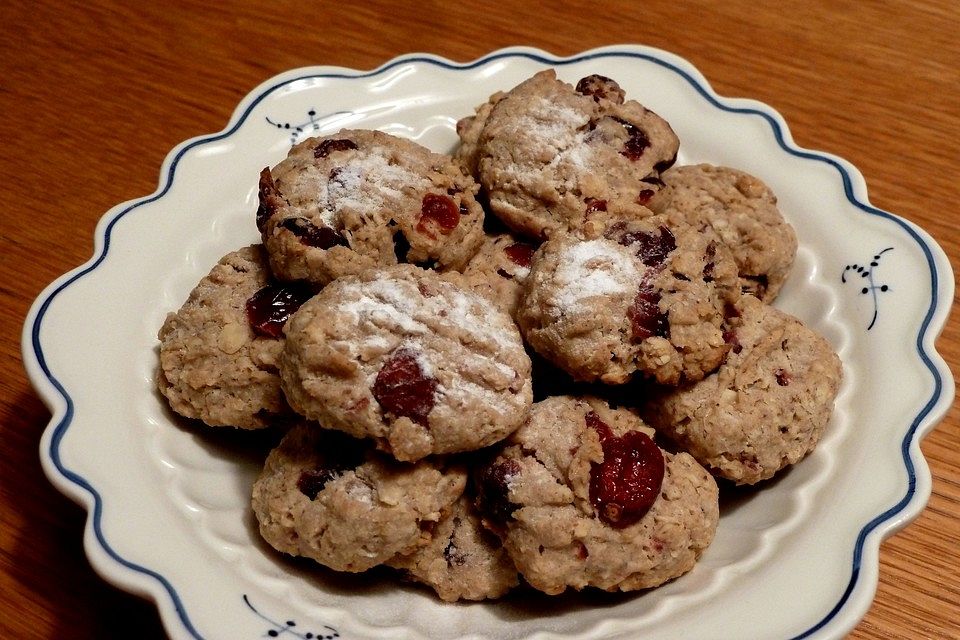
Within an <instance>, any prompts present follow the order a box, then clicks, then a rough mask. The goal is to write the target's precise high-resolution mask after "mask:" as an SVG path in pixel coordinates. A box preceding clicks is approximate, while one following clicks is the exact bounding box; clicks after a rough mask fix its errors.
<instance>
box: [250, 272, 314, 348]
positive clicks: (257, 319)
mask: <svg viewBox="0 0 960 640" xmlns="http://www.w3.org/2000/svg"><path fill="white" fill-rule="evenodd" d="M312 297H313V289H311V288H310V287H309V286H308V285H306V284H305V283H302V282H288V283H284V284H268V285H267V286H265V287H263V288H262V289H260V290H259V291H257V292H256V293H255V294H253V295H252V296H250V299H249V300H247V305H246V307H247V321H248V322H249V323H250V328H251V329H253V332H254V333H255V334H257V335H259V336H264V337H265V338H279V337H281V336H282V335H283V325H284V324H286V322H287V319H288V318H289V317H290V316H291V315H293V313H294V312H295V311H296V310H297V309H299V308H300V306H301V305H302V304H303V303H304V302H306V301H307V300H309V299H310V298H312Z"/></svg>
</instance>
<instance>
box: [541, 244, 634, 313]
mask: <svg viewBox="0 0 960 640" xmlns="http://www.w3.org/2000/svg"><path fill="white" fill-rule="evenodd" d="M640 277H641V273H640V271H639V269H638V268H637V265H636V264H635V262H634V259H633V257H632V256H631V254H630V252H629V251H626V250H625V249H624V248H623V247H621V246H620V245H618V244H616V243H614V242H612V241H610V240H605V239H600V240H588V241H586V242H577V243H575V244H573V245H570V246H569V247H567V248H566V250H565V251H564V252H563V253H562V254H561V256H560V264H559V265H558V267H557V270H556V273H555V275H554V281H555V283H556V284H557V285H558V288H557V291H556V292H555V293H554V295H553V296H551V298H550V303H551V304H553V305H554V306H558V307H560V308H563V309H572V308H574V307H576V306H578V305H579V304H580V303H581V302H582V301H583V300H585V299H587V298H591V297H594V296H621V295H626V294H629V293H631V292H633V291H634V290H635V289H636V287H637V284H638V283H639V281H640Z"/></svg>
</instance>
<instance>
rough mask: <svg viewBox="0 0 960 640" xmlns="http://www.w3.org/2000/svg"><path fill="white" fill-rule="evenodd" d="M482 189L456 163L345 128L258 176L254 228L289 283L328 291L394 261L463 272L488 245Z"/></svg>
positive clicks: (394, 140) (309, 142) (377, 133)
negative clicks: (334, 282) (326, 287)
mask: <svg viewBox="0 0 960 640" xmlns="http://www.w3.org/2000/svg"><path fill="white" fill-rule="evenodd" d="M477 190H478V186H477V184H476V182H475V181H474V180H473V178H472V177H470V176H468V175H466V174H465V173H464V172H463V171H462V170H461V169H460V166H459V165H458V164H457V163H456V162H454V161H453V159H452V158H451V157H450V156H447V155H444V154H439V153H434V152H432V151H430V150H429V149H427V148H425V147H423V146H421V145H419V144H417V143H416V142H413V141H412V140H407V139H404V138H400V137H397V136H392V135H389V134H387V133H383V132H381V131H366V130H350V129H345V130H342V131H340V132H338V133H336V134H333V135H330V136H325V137H321V138H309V139H307V140H304V141H303V142H301V143H299V144H297V145H296V146H294V147H293V148H292V149H291V150H290V152H289V153H288V155H287V157H286V159H284V160H283V161H282V162H280V163H279V164H278V165H276V166H275V167H273V168H272V169H270V168H266V169H264V170H263V171H262V172H261V174H260V189H259V200H260V205H259V208H258V210H257V228H258V229H259V230H260V233H261V236H262V239H263V243H264V245H265V246H266V248H267V252H268V254H269V256H270V266H271V268H272V269H273V271H274V273H275V274H276V276H277V277H278V278H280V279H283V280H306V281H309V282H312V283H314V284H317V285H325V284H327V283H328V282H330V281H331V280H334V279H336V278H338V277H340V276H342V275H346V274H352V273H359V272H360V271H362V270H364V269H368V268H372V267H382V266H388V265H393V264H397V263H412V264H419V265H421V266H429V267H435V268H437V269H440V270H448V269H461V268H462V267H463V266H464V265H465V264H466V263H467V261H468V260H469V259H470V258H471V257H472V256H473V254H474V253H476V251H477V249H478V248H479V246H480V243H481V242H483V209H482V208H481V206H480V205H479V204H478V203H477V201H476V199H475V198H474V196H475V194H476V192H477Z"/></svg>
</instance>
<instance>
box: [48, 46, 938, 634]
mask: <svg viewBox="0 0 960 640" xmlns="http://www.w3.org/2000/svg"><path fill="white" fill-rule="evenodd" d="M608 57H624V58H634V59H640V60H645V61H647V62H652V63H654V64H657V65H659V66H661V67H664V68H666V69H669V70H670V71H672V72H674V73H676V74H678V75H680V76H681V77H682V78H683V79H684V80H686V81H687V82H688V83H689V84H690V85H691V86H692V87H693V88H694V89H696V90H697V92H698V93H700V95H701V96H702V97H704V98H705V99H706V100H707V101H708V102H709V103H710V104H712V105H713V106H715V107H717V108H718V109H721V110H722V111H728V112H731V113H740V114H748V115H758V116H761V117H762V118H764V119H765V120H766V121H767V122H768V123H769V124H770V126H771V128H772V129H773V133H774V136H775V137H776V140H777V143H778V144H779V145H780V147H781V148H782V149H783V150H784V151H786V152H787V153H789V154H790V155H793V156H796V157H799V158H804V159H807V160H814V161H817V162H824V163H826V164H828V165H830V166H832V167H833V168H834V169H836V170H837V172H839V174H840V176H841V177H842V179H843V189H844V193H845V195H846V197H847V200H848V201H849V202H850V203H851V204H853V205H854V206H856V207H857V208H859V209H860V210H862V211H863V212H865V213H867V214H869V215H873V216H878V217H881V218H884V219H886V220H889V221H891V222H893V223H895V224H897V225H898V226H900V227H901V228H902V229H903V230H904V231H906V232H907V234H909V236H910V237H912V238H913V239H914V240H915V241H916V242H917V244H918V245H919V246H920V248H921V250H922V251H923V254H924V257H925V258H926V260H927V266H928V267H929V269H930V279H931V300H930V306H929V308H928V309H927V313H926V315H925V316H924V319H923V323H922V324H921V326H920V331H919V333H918V335H917V340H916V346H917V350H918V352H919V355H920V358H921V360H922V361H923V363H924V365H925V366H926V367H927V368H928V369H929V370H930V373H931V375H932V376H933V380H934V391H933V394H932V395H931V397H930V399H929V400H928V401H927V403H926V404H925V405H924V406H923V408H922V409H921V410H920V412H919V413H918V414H917V416H916V417H915V418H914V420H913V421H912V422H911V424H910V428H909V429H908V430H907V433H906V435H905V436H904V438H903V440H902V442H901V447H900V448H901V455H902V456H903V462H904V465H905V467H906V470H907V474H908V488H907V492H906V494H905V495H904V496H903V498H901V499H900V501H899V502H897V503H896V504H895V505H894V506H892V507H890V508H889V509H887V510H886V511H884V512H883V513H881V514H880V515H878V516H877V517H875V518H874V519H873V520H871V521H870V522H868V523H867V524H866V525H864V526H863V528H862V529H861V530H860V533H859V535H858V536H857V541H856V545H855V546H854V550H853V558H852V570H851V576H850V580H849V582H848V584H847V587H846V589H845V590H844V592H843V595H842V596H841V597H840V599H839V600H838V601H837V603H836V605H834V607H833V608H832V609H831V610H830V611H829V612H828V613H827V614H826V615H825V616H824V617H823V618H822V619H821V620H820V621H819V622H818V623H817V624H815V625H813V626H812V627H810V628H809V629H807V630H806V631H804V632H803V633H801V634H799V635H797V636H794V637H793V638H791V639H790V640H801V639H803V638H808V637H810V636H812V635H813V634H814V633H816V632H817V631H820V630H821V629H823V628H824V627H825V626H826V625H827V624H828V623H829V622H830V621H831V620H833V619H834V618H835V617H836V616H837V614H838V613H839V612H840V611H841V610H842V609H843V607H844V606H845V605H846V603H847V602H848V601H849V598H850V596H851V595H852V593H853V591H854V590H855V588H856V586H857V583H858V579H859V576H860V569H861V564H862V560H863V550H864V546H865V544H866V540H867V537H868V536H869V535H870V534H871V533H873V532H874V531H875V530H876V529H877V528H878V527H879V526H880V525H881V524H883V523H885V522H887V521H889V520H891V519H892V518H893V517H894V516H896V515H897V514H898V513H900V512H901V511H903V510H904V509H905V508H906V507H907V505H908V504H909V503H910V502H911V500H912V499H913V497H914V495H915V494H916V483H917V477H916V469H915V467H914V464H913V460H912V459H911V457H910V445H911V443H912V442H913V441H914V438H915V436H916V433H917V430H918V429H919V427H920V425H921V423H922V422H923V421H924V419H925V418H926V417H927V416H928V415H929V414H930V412H931V411H932V410H933V409H934V407H935V406H936V405H937V403H938V402H939V400H940V398H941V396H942V393H943V379H942V377H941V375H940V372H939V371H938V369H937V367H936V366H935V365H934V363H933V360H932V359H931V358H930V356H929V354H927V352H926V350H925V348H924V345H923V341H924V339H925V337H926V336H927V331H928V330H929V328H930V323H931V322H932V320H933V316H934V315H935V313H936V310H937V308H938V307H939V273H938V272H937V267H936V262H935V261H934V258H933V253H932V251H931V250H930V247H929V246H928V245H927V243H926V242H925V241H924V239H923V238H922V237H920V235H919V234H918V233H917V232H916V230H915V229H914V228H913V227H912V226H911V225H910V224H908V223H907V222H906V221H904V220H902V219H901V218H899V217H897V216H895V215H893V214H891V213H889V212H887V211H883V210H881V209H877V208H875V207H872V206H870V205H867V204H865V203H863V202H860V201H859V200H858V199H857V198H856V196H855V195H854V193H853V181H852V179H851V178H850V174H849V173H848V171H847V169H846V168H845V167H844V166H843V165H842V164H841V163H840V162H838V161H836V160H834V159H833V158H830V157H827V156H825V155H821V154H818V153H815V152H811V151H804V150H801V149H798V148H795V147H793V146H791V145H788V144H787V142H786V139H785V137H784V131H783V128H782V127H781V126H780V123H779V121H778V120H777V119H776V118H774V117H773V116H771V115H770V114H769V113H767V112H765V111H761V110H759V109H754V108H749V107H733V106H730V105H726V104H723V103H722V102H721V101H720V100H719V99H718V98H717V97H715V96H714V95H713V94H712V93H711V91H710V90H708V89H707V88H706V87H704V86H703V85H702V84H701V83H700V81H699V80H697V79H696V78H694V77H693V75H691V74H690V73H689V72H687V71H686V70H684V69H682V68H680V67H678V66H677V65H675V64H673V63H671V62H667V61H666V60H662V59H660V58H658V57H656V56H654V55H653V54H646V53H640V52H637V51H617V50H613V49H610V50H603V51H596V52H593V53H586V54H582V55H579V56H574V57H571V58H552V57H547V56H544V55H540V54H536V53H532V52H528V51H510V50H505V51H501V52H499V53H494V54H491V55H489V56H487V57H484V58H480V59H478V60H475V61H473V62H469V63H463V64H459V63H453V62H449V61H447V60H443V59H438V58H433V57H425V56H410V57H401V58H396V59H394V60H392V61H390V62H388V63H387V64H385V65H384V66H382V67H379V68H378V69H374V70H372V71H367V72H357V73H321V74H306V75H303V76H298V77H296V78H292V79H289V80H285V81H283V82H279V83H276V84H273V85H271V86H269V87H267V88H266V89H264V90H263V91H262V92H261V93H260V94H259V95H258V96H257V97H256V98H254V99H253V101H251V103H250V104H249V106H247V108H246V109H245V110H244V111H243V113H242V115H241V116H240V118H239V119H238V120H237V122H236V124H234V125H233V126H232V127H231V128H230V129H228V130H225V131H223V132H221V133H218V134H214V135H211V136H204V137H201V138H198V139H196V140H194V141H193V142H190V143H189V144H187V145H185V146H184V147H183V148H182V149H180V151H178V152H177V154H176V155H175V156H174V158H173V160H172V161H171V163H170V166H169V168H168V169H167V175H166V180H165V183H164V186H163V188H162V189H161V190H160V192H159V193H156V194H154V195H152V196H149V197H147V198H144V199H142V200H137V201H134V202H133V203H131V204H130V205H129V206H128V207H126V208H125V209H123V210H121V211H120V212H118V213H117V214H116V215H115V216H114V218H113V219H112V220H111V221H110V222H109V223H108V224H107V226H106V228H105V229H104V233H103V247H102V249H101V253H100V254H99V255H98V256H97V257H96V259H95V260H94V261H93V262H92V263H91V264H90V265H89V266H88V267H86V268H84V269H82V270H80V271H78V272H77V273H75V274H74V275H73V276H71V277H70V278H68V279H67V280H65V281H64V282H63V283H61V284H60V285H59V286H58V287H57V288H56V289H54V290H53V291H52V292H50V293H49V294H48V295H47V298H46V299H45V300H44V301H43V303H42V304H41V306H40V307H39V309H38V311H37V314H36V318H35V319H34V323H33V326H32V328H31V341H32V346H33V350H34V353H35V356H36V358H37V362H38V364H39V365H40V368H41V370H42V371H43V374H44V375H45V376H46V377H47V379H48V380H49V381H50V383H51V384H52V385H53V386H54V387H55V388H56V390H57V392H58V393H60V395H61V396H62V397H63V399H64V400H65V401H66V411H65V413H64V416H63V418H62V419H61V420H60V422H59V423H58V424H57V425H56V427H55V428H54V431H53V437H52V438H51V443H50V457H51V459H52V460H53V463H54V465H55V466H56V468H57V470H58V471H59V472H60V473H61V474H62V475H63V476H64V477H65V478H66V479H67V480H69V481H70V482H73V483H74V484H76V485H77V486H79V487H81V488H83V489H84V490H86V491H87V492H89V494H90V495H91V496H92V497H93V499H94V508H93V514H92V515H93V528H94V534H95V535H96V538H97V541H98V542H99V544H100V546H101V547H102V548H103V549H104V551H106V553H107V554H108V555H109V556H110V557H111V558H112V559H113V560H115V561H116V562H117V563H118V564H120V565H122V566H124V567H126V568H128V569H131V570H133V571H136V572H139V573H143V574H145V575H148V576H150V577H152V578H154V579H156V580H157V581H158V582H159V583H160V584H161V585H162V586H163V588H164V589H165V590H166V591H167V594H168V595H169V596H170V599H171V601H172V602H173V604H174V606H175V608H176V611H177V615H178V616H179V618H180V621H181V623H182V624H183V626H184V628H185V629H186V630H187V631H188V632H189V633H190V634H191V635H192V636H193V637H194V638H198V639H201V638H202V636H201V635H200V633H199V632H198V631H197V629H196V628H195V627H194V625H193V623H192V622H191V620H190V617H189V615H188V613H187V611H186V608H185V607H184V604H183V602H182V600H181V599H180V596H179V594H178V593H177V591H176V589H175V588H174V587H173V585H172V584H171V583H170V582H169V581H168V580H167V579H166V578H165V577H164V576H162V575H161V574H159V573H157V572H156V571H154V570H152V569H149V568H147V567H144V566H141V565H139V564H136V563H134V562H130V561H129V560H126V559H124V558H123V557H121V556H120V555H119V554H118V553H117V552H116V551H114V550H113V548H112V547H111V546H110V544H109V543H108V542H107V540H106V537H105V536H104V534H103V530H102V528H101V516H102V513H103V498H102V497H101V495H100V493H99V492H98V491H97V490H96V489H95V488H94V487H93V486H91V485H90V483H89V482H87V481H86V480H85V479H84V478H83V477H81V476H79V475H78V474H76V473H74V472H72V471H70V470H69V469H67V468H66V466H65V465H64V464H63V462H62V460H61V458H60V442H61V440H62V439H63V436H64V434H65V433H66V430H67V428H68V427H69V426H70V423H71V422H72V420H73V415H74V409H73V400H72V398H71V397H70V395H69V394H68V393H67V391H66V389H64V387H63V385H61V384H60V382H59V381H58V380H57V378H56V377H55V376H54V375H53V374H52V373H51V371H50V369H49V367H48V366H47V363H46V358H45V357H44V355H43V348H42V346H41V343H40V326H41V323H42V322H43V318H44V315H45V314H46V312H47V310H48V308H49V306H50V304H51V302H52V301H53V299H54V298H55V297H56V296H57V295H59V294H60V292H62V291H63V290H64V289H66V288H67V287H69V286H70V285H71V284H73V283H74V282H76V281H77V280H79V279H80V278H82V277H83V276H85V275H86V274H88V273H90V272H91V271H93V270H94V269H96V268H97V267H98V266H99V265H100V264H101V263H102V262H103V261H104V259H105V258H106V256H107V252H108V251H109V249H110V234H111V231H112V229H113V227H114V225H115V224H116V223H117V222H118V221H119V220H120V219H121V218H123V217H124V216H125V215H127V214H128V213H130V212H131V211H133V210H134V209H136V208H137V207H140V206H142V205H145V204H149V203H151V202H155V201H157V200H159V199H160V198H162V197H163V196H164V195H165V194H166V193H167V192H168V191H169V190H170V187H171V186H172V184H173V179H174V175H175V173H176V169H177V166H178V165H179V163H180V159H181V158H182V157H183V156H184V154H186V153H187V152H188V151H189V150H191V149H193V148H194V147H197V146H200V145H203V144H208V143H211V142H216V141H219V140H222V139H224V138H227V137H229V136H231V135H233V134H234V133H235V132H236V131H237V130H238V129H239V128H240V126H241V125H243V123H244V122H246V120H247V117H248V116H249V115H250V113H251V111H252V110H253V109H254V108H255V107H256V106H257V105H258V104H259V103H260V102H262V101H263V100H264V99H265V98H266V97H267V96H269V95H270V94H272V93H273V92H274V91H276V90H278V89H280V88H281V87H284V86H286V85H288V84H290V83H292V82H297V81H300V80H306V79H316V78H342V79H362V78H369V77H373V76H377V75H380V74H382V73H385V72H387V71H389V70H390V69H393V68H394V67H397V66H399V65H402V64H410V63H426V64H431V65H434V66H437V67H442V68H445V69H451V70H460V71H463V70H469V69H475V68H477V67H480V66H483V65H485V64H488V63H490V62H493V61H495V60H498V59H501V58H527V59H529V60H533V61H535V62H540V63H543V64H546V65H567V64H574V63H578V62H583V61H587V60H594V59H598V58H608Z"/></svg>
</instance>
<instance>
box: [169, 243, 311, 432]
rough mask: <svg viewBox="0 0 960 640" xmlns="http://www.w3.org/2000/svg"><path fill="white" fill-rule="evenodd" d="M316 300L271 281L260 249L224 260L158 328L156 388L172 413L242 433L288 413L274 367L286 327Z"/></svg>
mask: <svg viewBox="0 0 960 640" xmlns="http://www.w3.org/2000/svg"><path fill="white" fill-rule="evenodd" d="M311 295H313V292H312V290H310V289H309V288H308V287H304V286H302V285H297V284H292V285H291V284H288V285H281V284H279V283H277V282H276V281H274V280H273V279H272V277H271V276H270V271H269V268H268V267H267V257H266V254H265V253H264V251H263V247H261V246H259V245H254V246H249V247H245V248H243V249H240V250H239V251H234V252H232V253H230V254H228V255H226V256H225V257H224V258H222V259H221V260H220V261H219V262H218V263H217V265H216V266H215V267H214V268H213V269H212V270H211V271H210V273H209V274H207V275H206V276H205V277H204V278H203V279H202V280H201V281H200V282H199V283H198V284H197V286H196V287H195V288H194V289H193V291H191V292H190V295H189V297H188V298H187V300H186V302H184V304H183V306H182V307H181V308H180V310H179V311H177V312H176V313H170V314H168V315H167V318H166V320H165V321H164V323H163V326H162V327H161V328H160V332H159V334H158V338H159V340H160V367H159V371H158V375H157V386H158V388H159V389H160V393H161V394H163V396H164V397H165V398H166V399H167V402H168V403H169V405H170V408H171V409H173V410H174V411H176V412H177V413H179V414H180V415H183V416H186V417H188V418H196V419H199V420H202V421H203V422H205V423H206V424H208V425H210V426H232V427H239V428H242V429H258V428H261V427H267V426H269V425H270V424H272V423H273V422H275V421H276V419H277V418H278V417H282V416H286V415H289V414H290V413H291V411H290V408H289V407H288V406H287V403H286V401H285V400H284V397H283V393H282V391H281V390H280V375H279V372H278V369H277V358H278V357H279V356H280V351H281V350H282V349H283V334H282V329H283V323H284V321H285V320H286V318H287V316H289V314H290V313H292V312H293V311H294V310H295V309H296V308H297V307H299V305H300V304H301V303H302V302H303V301H304V300H306V299H307V298H308V297H310V296H311Z"/></svg>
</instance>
